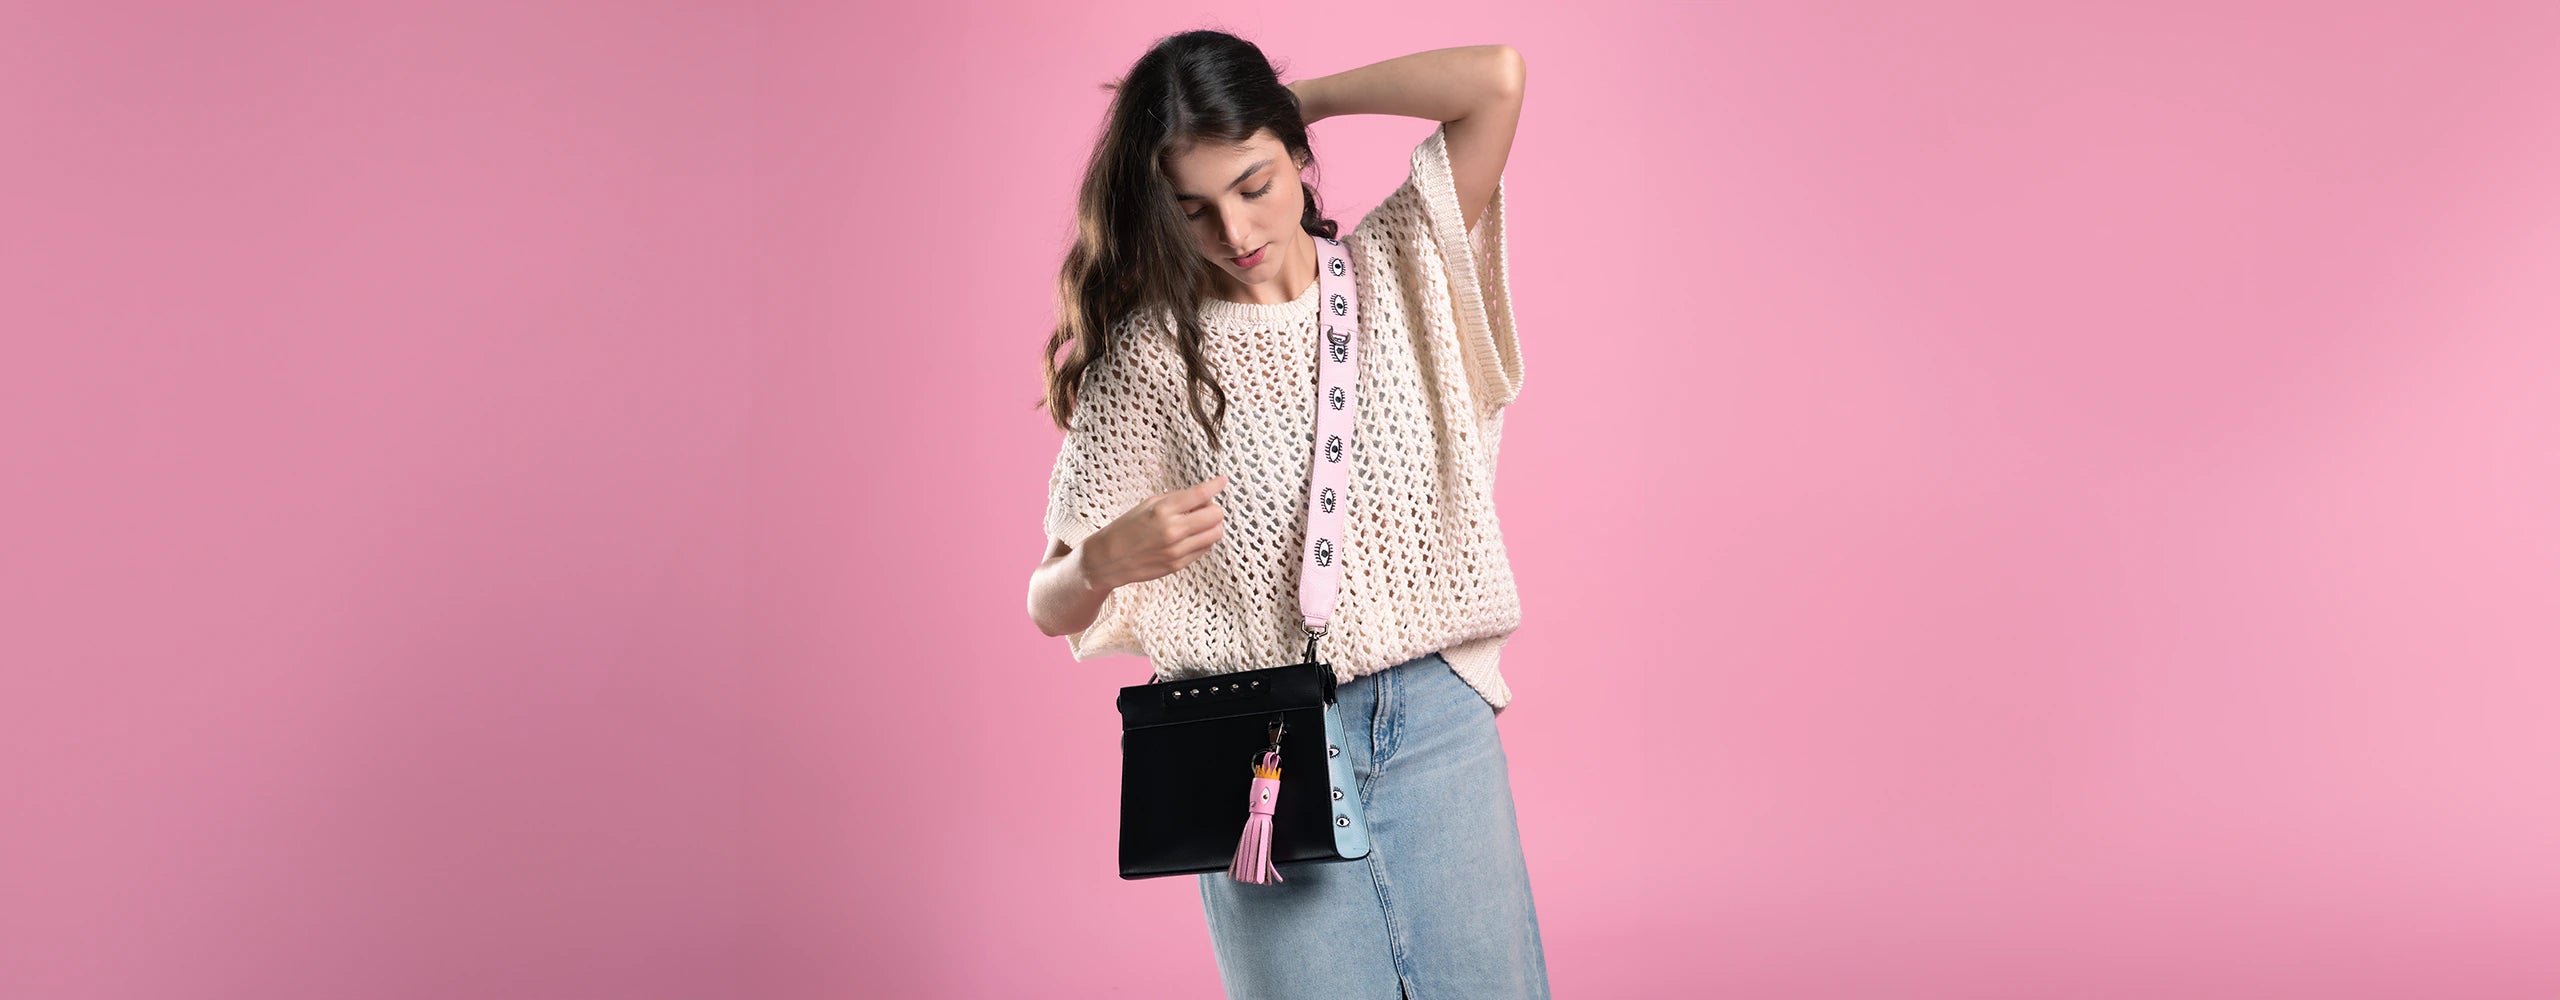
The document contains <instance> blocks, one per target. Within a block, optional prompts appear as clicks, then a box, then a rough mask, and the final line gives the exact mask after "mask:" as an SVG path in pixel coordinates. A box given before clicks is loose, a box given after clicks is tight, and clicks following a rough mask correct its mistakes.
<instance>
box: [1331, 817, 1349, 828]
mask: <svg viewBox="0 0 2560 1000" xmlns="http://www.w3.org/2000/svg"><path fill="white" fill-rule="evenodd" d="M1333 825H1335V826H1350V825H1351V817H1349V816H1336V817H1334V818H1333Z"/></svg>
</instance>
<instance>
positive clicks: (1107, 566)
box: [1083, 476, 1227, 590]
mask: <svg viewBox="0 0 2560 1000" xmlns="http://www.w3.org/2000/svg"><path fill="white" fill-rule="evenodd" d="M1226 488H1227V477H1225V476H1217V477H1214V478H1211V479H1206V480H1202V481H1201V482H1198V483H1195V484H1192V485H1190V486H1185V487H1183V488H1181V489H1178V490H1170V491H1167V492H1164V493H1158V494H1156V495H1155V496H1152V497H1148V498H1147V499H1145V500H1142V501H1139V503H1138V504H1137V506H1134V507H1131V508H1129V512H1128V513H1126V514H1122V515H1120V516H1119V517H1118V518H1116V519H1114V520H1113V521H1112V522H1111V523H1110V524H1107V525H1104V526H1102V528H1101V530H1098V531H1095V532H1094V533H1093V534H1092V535H1091V536H1089V537H1087V538H1086V539H1085V542H1084V556H1083V558H1084V572H1085V578H1086V579H1087V580H1088V581H1090V582H1091V584H1092V585H1093V586H1094V587H1095V588H1097V589H1101V590H1110V589H1114V588H1117V587H1121V586H1124V585H1127V584H1132V583H1139V582H1142V581H1146V580H1153V579H1155V578H1157V577H1160V576H1164V575H1166V574H1169V573H1172V572H1175V571H1177V570H1180V569H1181V568H1183V567H1185V566H1189V565H1191V561H1192V560H1194V559H1198V558H1199V557H1200V553H1202V552H1206V551H1208V549H1209V546H1210V545H1212V544H1215V543H1216V542H1217V541H1218V539H1221V538H1224V537H1226V535H1227V512H1226V510H1225V508H1222V507H1219V506H1218V505H1217V503H1216V502H1214V501H1213V500H1212V499H1211V498H1212V497H1215V496H1217V495H1218V494H1219V493H1221V492H1224V491H1225V490H1226Z"/></svg>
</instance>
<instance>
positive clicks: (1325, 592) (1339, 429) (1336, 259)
mask: <svg viewBox="0 0 2560 1000" xmlns="http://www.w3.org/2000/svg"><path fill="white" fill-rule="evenodd" d="M1345 235H1348V234H1345ZM1315 241H1316V283H1317V284H1318V285H1320V286H1322V287H1320V288H1319V289H1318V291H1319V293H1320V294H1319V296H1318V301H1317V302H1316V330H1317V338H1318V344H1317V345H1316V346H1317V350H1316V354H1317V357H1316V386H1317V395H1316V435H1315V438H1316V441H1315V458H1314V460H1313V461H1311V462H1309V463H1308V466H1309V467H1308V471H1307V548H1306V552H1305V553H1304V554H1303V555H1302V557H1301V558H1300V559H1299V562H1298V610H1299V611H1300V612H1301V613H1303V614H1304V615H1305V616H1306V625H1307V661H1308V662H1311V663H1312V662H1315V659H1316V637H1317V636H1320V635H1323V634H1324V633H1325V629H1326V626H1327V623H1329V622H1330V621H1331V620H1332V618H1333V606H1334V603H1335V601H1336V600H1337V599H1338V598H1340V597H1341V596H1342V521H1343V513H1344V508H1345V507H1346V506H1348V501H1349V500H1350V495H1351V422H1352V420H1351V418H1352V415H1353V414H1354V413H1356V412H1357V411H1358V409H1359V405H1358V399H1359V397H1358V392H1357V390H1358V388H1359V384H1360V295H1359V289H1358V287H1357V285H1356V284H1355V283H1354V281H1353V280H1352V274H1351V254H1350V251H1349V250H1347V249H1345V248H1344V247H1343V245H1342V241H1341V240H1337V239H1331V238H1327V237H1323V236H1318V237H1315Z"/></svg>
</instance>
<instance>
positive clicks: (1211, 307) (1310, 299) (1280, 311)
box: [1200, 276, 1324, 326]
mask: <svg viewBox="0 0 2560 1000" xmlns="http://www.w3.org/2000/svg"><path fill="white" fill-rule="evenodd" d="M1322 284H1324V281H1323V280H1322V278H1321V277H1318V276H1311V277H1309V278H1308V279H1307V290H1306V291H1303V292H1299V293H1298V297H1297V298H1294V299H1291V300H1289V301H1287V302H1236V301H1232V300H1229V299H1222V298H1219V297H1217V296H1215V295H1204V296H1202V297H1201V298H1200V318H1201V320H1202V321H1204V322H1211V323H1224V324H1227V325H1234V324H1240V323H1244V324H1253V325H1257V326H1273V325H1277V324H1280V323H1285V322H1288V321H1290V320H1293V319H1296V318H1298V317H1299V316H1301V315H1312V314H1313V313H1314V311H1315V305H1316V287H1317V286H1319V285H1322Z"/></svg>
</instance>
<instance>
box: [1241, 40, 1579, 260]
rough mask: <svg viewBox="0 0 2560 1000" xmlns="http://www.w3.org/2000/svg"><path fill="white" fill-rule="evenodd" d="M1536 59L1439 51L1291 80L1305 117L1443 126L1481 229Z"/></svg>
mask: <svg viewBox="0 0 2560 1000" xmlns="http://www.w3.org/2000/svg"><path fill="white" fill-rule="evenodd" d="M1528 84H1529V64H1528V61H1527V60H1525V59H1522V58H1521V56H1520V52H1519V50H1517V49H1514V48H1512V47H1511V46H1508V45H1464V46H1459V47H1457V48H1450V49H1432V50H1430V51H1427V52H1416V53H1413V54H1412V55H1404V56H1397V57H1395V58H1393V59H1388V60H1385V61H1383V62H1375V63H1370V64H1369V65H1366V66H1362V67H1360V68H1358V69H1350V70H1344V71H1342V72H1340V73H1335V74H1332V75H1329V76H1319V77H1314V78H1311V79H1306V80H1299V81H1297V82H1295V83H1292V84H1290V85H1289V90H1290V91H1291V92H1292V93H1295V94H1297V95H1298V109H1299V115H1300V116H1301V117H1303V118H1305V119H1306V120H1307V121H1310V122H1313V121H1316V120H1318V119H1321V118H1332V117H1335V116H1338V115H1405V116H1407V117H1412V118H1428V119H1431V120H1433V121H1436V122H1439V123H1440V124H1441V130H1442V131H1443V132H1444V133H1446V135H1447V137H1448V143H1449V170H1450V173H1451V174H1452V175H1453V177H1454V179H1455V181H1456V182H1457V187H1458V211H1459V214H1460V215H1462V216H1464V217H1465V219H1466V222H1467V225H1468V226H1470V227H1473V226H1474V225H1475V223H1476V219H1477V217H1478V216H1479V215H1481V214H1483V212H1484V207H1485V206H1486V205H1488V204H1491V203H1492V202H1493V191H1494V187H1495V185H1497V184H1499V183H1500V182H1501V180H1502V168H1503V165H1504V164H1506V163H1508V162H1510V160H1511V137H1512V135H1513V134H1514V133H1516V132H1518V131H1519V128H1520V104H1521V98H1522V95H1523V94H1524V93H1525V92H1526V91H1527V89H1528Z"/></svg>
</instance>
